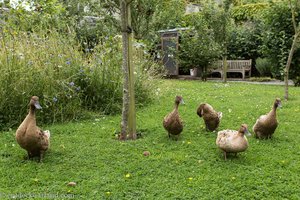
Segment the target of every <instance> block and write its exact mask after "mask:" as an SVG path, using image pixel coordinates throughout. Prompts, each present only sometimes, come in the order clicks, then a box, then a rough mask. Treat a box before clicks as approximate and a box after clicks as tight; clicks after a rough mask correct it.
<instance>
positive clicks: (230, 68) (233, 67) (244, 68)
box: [210, 59, 252, 79]
mask: <svg viewBox="0 0 300 200" xmlns="http://www.w3.org/2000/svg"><path fill="white" fill-rule="evenodd" d="M251 64H252V60H251V59H250V60H227V72H239V73H242V78H243V79H245V77H246V73H248V77H251ZM210 72H211V73H213V72H218V73H220V74H221V78H223V61H222V60H219V61H216V62H214V63H213V65H212V67H211V69H210Z"/></svg>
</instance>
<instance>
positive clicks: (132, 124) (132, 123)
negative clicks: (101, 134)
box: [127, 5, 136, 140]
mask: <svg viewBox="0 0 300 200" xmlns="http://www.w3.org/2000/svg"><path fill="white" fill-rule="evenodd" d="M127 13H128V27H131V14H130V13H131V11H130V6H129V5H127ZM128 37H129V38H128V39H129V40H128V58H129V60H128V71H129V116H128V117H129V118H128V132H129V139H132V140H135V139H136V113H135V94H134V66H133V64H132V60H133V58H132V38H133V34H132V31H131V32H130V33H129V34H128Z"/></svg>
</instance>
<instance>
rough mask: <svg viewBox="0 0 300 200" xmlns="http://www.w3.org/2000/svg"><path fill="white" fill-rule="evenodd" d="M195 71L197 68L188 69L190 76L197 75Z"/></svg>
mask: <svg viewBox="0 0 300 200" xmlns="http://www.w3.org/2000/svg"><path fill="white" fill-rule="evenodd" d="M197 72H198V69H197V68H193V69H190V75H191V76H197Z"/></svg>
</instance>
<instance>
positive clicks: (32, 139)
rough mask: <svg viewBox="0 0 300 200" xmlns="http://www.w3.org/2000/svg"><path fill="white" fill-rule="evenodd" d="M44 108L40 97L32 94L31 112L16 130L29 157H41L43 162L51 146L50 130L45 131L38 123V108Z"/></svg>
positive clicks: (17, 137) (40, 159)
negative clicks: (36, 114)
mask: <svg viewBox="0 0 300 200" xmlns="http://www.w3.org/2000/svg"><path fill="white" fill-rule="evenodd" d="M39 109H42V107H41V105H40V103H39V97H37V96H32V97H31V99H30V102H29V112H28V114H27V116H26V117H25V119H24V120H23V122H22V123H21V124H20V126H19V127H18V129H17V131H16V140H17V143H18V144H19V145H20V147H21V148H23V149H25V150H26V151H27V155H28V159H31V158H33V157H37V156H38V157H39V161H40V162H41V161H42V159H43V157H44V154H45V152H46V151H47V150H48V149H49V146H50V131H49V130H45V131H43V130H42V129H40V128H39V127H38V126H37V125H36V116H35V113H36V110H39Z"/></svg>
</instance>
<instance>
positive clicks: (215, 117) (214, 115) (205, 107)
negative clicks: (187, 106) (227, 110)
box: [197, 103, 222, 131]
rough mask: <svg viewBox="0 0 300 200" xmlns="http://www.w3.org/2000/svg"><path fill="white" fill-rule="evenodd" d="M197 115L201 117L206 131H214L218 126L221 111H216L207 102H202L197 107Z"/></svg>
mask: <svg viewBox="0 0 300 200" xmlns="http://www.w3.org/2000/svg"><path fill="white" fill-rule="evenodd" d="M197 115H198V116H199V117H203V120H204V122H205V127H206V130H207V131H214V130H216V129H217V128H218V127H219V124H220V121H221V119H222V112H217V111H215V110H214V108H213V107H212V106H211V105H209V104H208V103H202V104H200V105H199V107H198V109H197Z"/></svg>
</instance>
